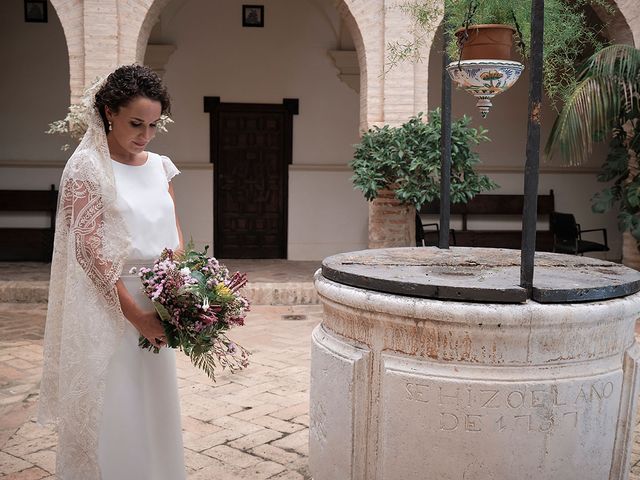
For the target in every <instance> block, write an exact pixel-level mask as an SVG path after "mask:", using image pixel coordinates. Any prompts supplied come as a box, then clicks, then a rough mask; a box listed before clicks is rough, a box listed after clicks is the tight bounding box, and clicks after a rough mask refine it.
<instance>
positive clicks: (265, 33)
mask: <svg viewBox="0 0 640 480" xmlns="http://www.w3.org/2000/svg"><path fill="white" fill-rule="evenodd" d="M242 3H243V2H241V1H239V0H233V1H226V2H210V1H206V0H189V1H184V0H174V1H173V2H172V3H170V4H169V5H168V6H167V7H166V8H165V10H164V12H163V13H162V14H161V17H160V22H159V24H158V25H157V26H156V27H155V28H154V29H153V31H152V33H151V38H150V43H161V44H172V45H175V47H176V50H175V52H174V53H173V54H172V55H171V57H170V58H169V61H168V63H167V65H166V74H165V77H164V79H165V82H166V84H167V86H168V88H169V91H170V93H171V96H172V102H173V107H172V111H173V118H174V120H175V122H176V123H175V124H173V125H171V127H170V132H169V133H168V134H167V135H161V136H158V137H157V138H156V140H154V144H153V148H154V149H155V150H156V151H159V152H162V153H165V154H167V155H169V156H171V157H172V159H173V160H174V161H175V162H176V164H177V165H178V166H179V167H180V164H181V163H182V164H185V163H188V164H189V165H190V167H192V168H196V169H197V167H198V165H201V166H202V167H205V166H206V165H207V164H208V163H209V160H210V158H209V156H210V153H209V144H210V139H209V114H208V113H204V110H203V97H204V96H216V97H220V99H221V101H222V102H240V103H277V104H280V103H282V99H283V98H298V99H299V101H300V113H299V115H296V116H294V117H293V118H294V124H293V165H292V168H293V169H295V167H296V166H298V165H304V166H306V167H310V168H311V170H305V171H300V172H295V173H291V174H290V177H289V212H288V213H289V215H288V217H289V230H288V258H290V259H319V258H322V257H323V256H325V255H327V254H330V253H335V252H337V251H343V250H344V249H351V248H354V247H355V248H364V247H366V242H367V233H366V222H367V212H366V204H365V202H364V200H362V198H361V197H360V196H358V195H354V192H353V189H352V187H351V185H350V183H349V182H347V181H345V180H344V179H345V178H347V177H348V176H349V175H348V172H341V173H335V172H334V173H326V172H323V171H322V170H321V169H322V165H327V164H330V165H346V163H347V162H348V161H349V160H350V159H351V156H352V152H353V148H352V145H353V144H354V143H356V142H357V141H358V121H359V119H358V114H359V98H358V94H357V93H356V92H355V91H353V90H351V89H350V88H349V87H348V86H347V85H346V84H344V83H342V82H341V81H340V80H339V79H338V77H337V73H338V71H337V70H336V68H335V66H334V64H333V61H332V59H331V57H330V56H329V54H328V51H329V50H335V49H337V48H339V47H340V46H341V45H342V44H344V43H345V39H344V36H345V33H344V31H342V32H341V25H340V19H339V15H338V13H337V11H335V9H333V7H332V3H331V2H330V1H317V2H316V1H311V0H304V1H299V2H288V1H286V0H271V1H268V2H265V3H264V7H265V26H264V28H243V27H242V23H241V12H242ZM185 172H186V174H185V175H183V177H182V178H180V180H178V181H176V194H177V196H178V202H179V213H180V215H181V221H182V224H183V230H184V231H185V234H186V235H192V236H193V237H194V239H195V240H197V241H198V242H201V243H210V242H211V241H212V240H211V239H212V236H213V233H212V227H211V224H212V223H213V220H212V219H213V213H212V204H213V188H212V185H213V172H212V170H211V169H210V168H207V169H203V170H193V171H188V170H185ZM187 179H189V180H188V181H187ZM328 197H330V198H328ZM184 204H186V205H187V206H186V207H185V206H184ZM196 206H197V207H196ZM340 218H350V219H352V220H353V221H347V222H344V221H336V219H338V220H339V219H340ZM206 222H208V224H207V223H206ZM363 225H364V226H363ZM207 230H208V231H207Z"/></svg>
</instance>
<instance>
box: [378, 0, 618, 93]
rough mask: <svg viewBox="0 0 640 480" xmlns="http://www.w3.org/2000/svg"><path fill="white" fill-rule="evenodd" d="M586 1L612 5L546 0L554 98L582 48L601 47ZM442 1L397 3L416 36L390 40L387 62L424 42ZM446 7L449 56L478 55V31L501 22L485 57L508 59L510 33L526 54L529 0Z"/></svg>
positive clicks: (570, 79) (464, 1)
mask: <svg viewBox="0 0 640 480" xmlns="http://www.w3.org/2000/svg"><path fill="white" fill-rule="evenodd" d="M585 5H598V6H600V7H603V8H604V9H605V10H606V11H608V12H610V11H611V6H610V5H608V4H607V2H606V1H605V0H545V6H544V9H545V20H544V52H543V71H544V87H545V90H546V92H547V94H548V95H549V97H551V98H552V99H554V100H556V101H563V100H564V99H565V98H566V97H567V96H568V95H569V94H570V92H571V91H573V89H574V87H575V80H574V79H575V72H576V63H577V62H578V61H579V60H580V58H581V56H582V54H583V51H584V50H585V49H589V48H592V49H598V48H600V47H601V46H602V45H601V43H602V42H601V41H600V40H599V37H598V32H597V31H596V30H595V29H594V28H593V27H591V26H589V24H588V22H587V19H586V17H585V14H584V12H583V11H582V9H583V7H584V6H585ZM442 6H443V3H442V2H441V1H439V0H415V1H409V2H405V3H404V4H402V5H401V8H402V9H403V10H404V11H406V12H407V13H408V14H409V15H410V16H411V17H412V18H413V19H414V20H415V31H414V32H413V33H414V40H413V41H410V42H405V43H402V42H396V43H391V44H390V45H389V62H390V63H391V64H395V63H397V62H399V61H401V60H404V59H408V58H415V56H416V55H417V52H418V50H419V48H421V47H422V46H423V45H424V44H425V37H426V34H427V33H433V32H434V31H435V29H436V28H437V27H438V25H439V24H440V21H441V18H442V14H443V9H442ZM444 7H445V9H446V13H447V17H446V18H447V20H446V24H445V28H446V30H447V31H448V33H449V34H450V35H449V39H450V41H449V44H448V45H447V50H448V52H449V55H450V57H451V59H452V60H454V61H457V60H465V59H467V58H470V57H476V58H477V57H478V53H477V47H476V43H477V42H478V40H479V35H480V34H481V32H484V31H486V30H488V29H489V28H490V27H495V26H496V24H499V25H501V26H502V28H503V29H504V32H505V33H503V34H501V35H496V34H494V33H491V34H490V35H489V38H488V40H487V41H485V40H482V39H480V40H479V43H483V44H486V43H494V42H493V41H494V40H495V41H497V43H499V44H501V45H500V51H501V52H502V53H500V51H499V52H498V53H481V55H485V54H486V55H492V56H488V57H485V58H489V59H494V60H495V59H498V60H499V59H502V60H509V59H510V53H509V50H510V48H509V45H508V41H507V40H506V39H508V38H509V37H510V35H511V34H513V35H514V37H515V40H516V47H517V51H518V53H519V54H520V56H521V57H522V58H523V59H524V60H527V59H528V57H529V47H530V45H531V0H512V1H510V2H507V1H504V0H482V1H479V0H445V1H444Z"/></svg>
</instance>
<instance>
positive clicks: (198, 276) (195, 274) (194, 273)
mask: <svg viewBox="0 0 640 480" xmlns="http://www.w3.org/2000/svg"><path fill="white" fill-rule="evenodd" d="M191 276H192V277H193V278H195V279H196V280H198V283H199V284H203V283H205V284H206V283H207V279H206V278H205V276H204V275H203V274H202V272H197V271H192V272H191Z"/></svg>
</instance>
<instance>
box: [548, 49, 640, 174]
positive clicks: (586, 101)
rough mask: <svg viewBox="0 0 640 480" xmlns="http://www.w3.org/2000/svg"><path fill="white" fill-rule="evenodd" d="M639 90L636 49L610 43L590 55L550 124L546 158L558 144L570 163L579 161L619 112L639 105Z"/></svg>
mask: <svg viewBox="0 0 640 480" xmlns="http://www.w3.org/2000/svg"><path fill="white" fill-rule="evenodd" d="M639 91H640V51H639V50H637V49H635V48H634V47H631V46H629V45H611V46H609V47H606V48H604V49H602V50H600V51H599V52H597V53H595V54H594V55H592V56H591V57H590V58H589V59H588V60H587V61H586V62H585V64H584V65H583V66H582V68H581V71H580V74H579V76H578V84H577V86H576V87H575V89H574V91H573V93H572V94H571V95H570V96H569V97H568V99H567V101H566V103H565V106H564V108H563V109H562V111H561V112H560V115H559V116H558V118H557V119H556V121H555V123H554V125H553V128H552V130H551V135H550V136H549V140H548V141H547V145H546V147H545V154H546V155H547V158H548V159H552V158H553V157H554V155H555V154H556V153H557V147H559V151H560V153H561V154H562V156H563V157H564V158H565V160H567V162H568V163H569V164H570V165H580V164H582V163H583V162H584V161H585V159H586V158H588V156H589V155H590V154H591V151H592V144H593V141H594V137H596V136H599V137H603V136H604V135H606V134H607V133H608V132H609V131H610V130H611V128H612V125H613V124H614V122H615V120H616V119H617V118H618V116H619V115H620V114H621V112H624V111H626V112H629V111H631V110H633V109H634V108H637V107H638V105H639V103H640V98H639V96H638V94H639Z"/></svg>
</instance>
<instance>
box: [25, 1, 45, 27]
mask: <svg viewBox="0 0 640 480" xmlns="http://www.w3.org/2000/svg"><path fill="white" fill-rule="evenodd" d="M24 21H25V22H41V23H46V22H47V0H24Z"/></svg>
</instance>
